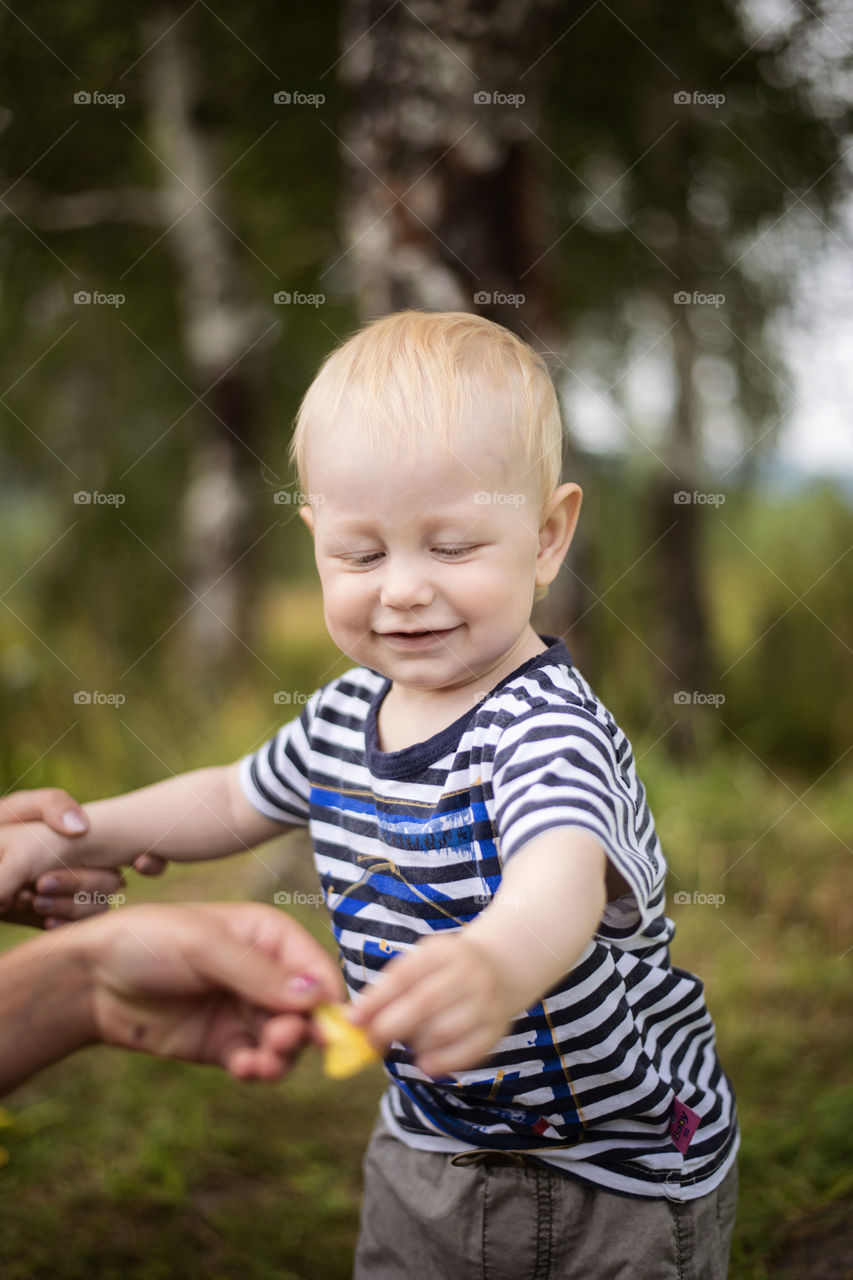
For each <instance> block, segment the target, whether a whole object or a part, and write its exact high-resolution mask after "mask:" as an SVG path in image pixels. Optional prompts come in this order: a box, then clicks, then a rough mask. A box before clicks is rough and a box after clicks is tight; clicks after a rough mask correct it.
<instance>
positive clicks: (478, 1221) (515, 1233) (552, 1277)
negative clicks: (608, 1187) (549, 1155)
mask: <svg viewBox="0 0 853 1280" xmlns="http://www.w3.org/2000/svg"><path fill="white" fill-rule="evenodd" d="M452 1160H453V1157H451V1156H449V1155H446V1154H441V1153H440V1152H434V1151H413V1150H412V1148H411V1147H407V1146H406V1145H405V1144H404V1143H402V1142H400V1141H399V1140H398V1139H397V1138H395V1137H394V1136H393V1135H392V1134H391V1133H389V1131H388V1129H387V1127H386V1125H385V1124H384V1122H383V1120H382V1118H381V1116H380V1118H379V1120H378V1121H377V1123H376V1126H375V1128H374V1130H373V1135H372V1137H371V1139H370V1144H369V1146H368V1148H367V1153H366V1155H365V1158H364V1201H363V1205H362V1211H361V1236H360V1238H359V1242H358V1248H357V1250H356V1257H355V1273H354V1280H457V1277H458V1278H459V1280H598V1277H601V1280H726V1276H727V1275H728V1258H729V1243H730V1240H731V1234H732V1227H733V1226H734V1220H735V1210H736V1208H737V1170H736V1168H735V1167H732V1169H731V1171H730V1172H729V1174H728V1175H727V1176H726V1178H725V1179H724V1181H723V1182H722V1183H721V1185H720V1186H719V1187H718V1188H717V1190H716V1191H712V1192H710V1193H709V1194H708V1195H706V1196H702V1197H700V1198H699V1199H698V1200H690V1201H687V1202H684V1203H677V1202H676V1201H673V1200H666V1199H641V1198H637V1197H630V1196H622V1195H616V1194H614V1193H613V1192H610V1191H604V1190H601V1189H600V1188H597V1187H594V1186H591V1185H590V1184H589V1183H586V1182H581V1181H580V1180H579V1179H577V1178H572V1177H569V1176H567V1175H566V1174H564V1173H562V1172H560V1171H559V1170H558V1169H553V1168H547V1167H545V1166H543V1165H541V1164H536V1163H534V1162H532V1161H525V1160H520V1159H519V1158H518V1157H512V1156H509V1157H506V1156H501V1155H500V1154H498V1155H497V1156H495V1153H490V1155H489V1157H488V1158H485V1159H477V1158H475V1157H474V1156H473V1155H468V1154H467V1153H466V1155H465V1156H464V1157H463V1158H462V1162H461V1163H457V1164H453V1163H452ZM466 1161H467V1163H466Z"/></svg>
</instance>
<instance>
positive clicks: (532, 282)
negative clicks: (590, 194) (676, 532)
mask: <svg viewBox="0 0 853 1280" xmlns="http://www.w3.org/2000/svg"><path fill="white" fill-rule="evenodd" d="M386 10H387V12H386ZM559 17H560V9H559V6H558V5H557V4H556V3H554V2H553V0H511V2H507V0H504V2H503V3H500V4H498V5H495V6H491V7H490V8H489V11H486V8H485V6H483V5H482V4H479V3H477V2H476V0H445V3H443V4H438V3H436V2H435V0H411V3H409V4H405V5H395V6H393V7H392V8H391V9H390V10H389V9H388V7H387V4H385V3H383V0H349V3H347V5H346V8H345V19H344V24H343V33H342V41H343V47H344V49H345V50H346V53H345V56H344V58H343V59H342V63H341V76H342V80H343V82H344V84H345V85H346V86H347V87H348V89H349V109H348V114H347V119H346V126H345V130H344V133H345V147H344V151H343V159H344V167H345V174H346V206H345V234H346V240H347V244H348V246H349V248H348V254H347V258H346V260H345V261H346V263H347V265H348V269H349V273H350V279H349V281H348V283H349V284H350V285H351V286H352V287H353V288H354V289H355V290H356V291H357V293H358V296H359V299H360V303H361V310H362V314H363V315H364V316H365V317H366V318H371V317H374V316H379V315H384V314H386V313H388V312H390V311H399V310H402V309H404V308H406V307H418V308H423V309H427V310H433V311H443V310H447V311H474V312H476V313H478V314H480V315H485V316H487V317H488V318H489V319H491V320H495V321H497V322H499V323H500V324H503V325H504V326H506V328H508V329H511V330H512V331H513V332H515V333H517V334H519V336H521V337H522V338H524V339H525V340H526V341H527V342H529V343H530V344H531V346H533V347H534V348H535V349H537V350H539V351H541V352H543V353H547V352H550V351H556V350H559V331H558V326H557V322H556V313H555V303H554V297H553V292H552V288H551V278H552V274H553V273H552V272H551V271H550V269H549V266H548V260H547V257H546V256H545V254H546V250H547V249H548V247H549V245H550V244H551V243H552V242H553V241H554V240H555V239H556V238H557V233H556V232H554V233H553V234H550V229H549V228H548V227H547V219H546V217H545V214H544V200H543V194H542V187H541V182H540V179H539V174H538V171H537V166H536V162H535V161H536V159H537V157H536V156H535V150H534V149H537V148H538V147H539V144H538V143H536V142H535V140H534V139H533V136H532V132H531V131H533V132H536V131H538V129H539V107H540V102H539V98H540V86H541V77H538V76H537V73H536V71H535V70H534V71H531V73H530V74H529V75H528V74H526V73H527V72H528V70H529V69H530V68H531V67H532V66H533V64H535V63H536V61H537V59H538V58H539V56H540V55H541V53H542V50H543V49H547V48H548V45H549V43H550V41H551V39H555V38H556V36H557V35H558V34H559V29H558V28H557V27H556V26H555V22H556V20H558V19H559ZM518 95H523V97H524V101H523V102H522V103H521V104H519V105H516V102H517V97H518ZM484 98H487V99H488V101H485V100H484ZM513 98H515V100H516V102H514V101H513ZM507 99H509V100H507ZM540 259H542V261H540ZM556 372H557V373H559V369H558V368H557V369H556ZM540 609H541V617H542V619H543V620H544V621H543V625H546V626H547V627H549V628H550V629H551V630H556V631H557V632H560V633H562V632H564V631H565V630H566V629H567V627H568V625H569V623H570V621H571V619H572V618H573V617H576V616H578V615H579V614H580V613H581V612H582V611H583V606H582V603H581V601H580V599H579V590H578V579H577V578H575V577H573V576H572V575H571V574H570V573H569V572H568V570H564V571H563V574H562V575H561V578H560V580H559V585H555V586H554V587H552V590H551V593H550V596H549V599H548V601H547V604H546V605H545V606H544V608H543V607H542V606H540ZM577 642H578V637H573V644H574V645H575V646H577Z"/></svg>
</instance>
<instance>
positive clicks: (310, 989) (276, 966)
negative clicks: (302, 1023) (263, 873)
mask: <svg viewBox="0 0 853 1280" xmlns="http://www.w3.org/2000/svg"><path fill="white" fill-rule="evenodd" d="M235 905H237V904H235ZM270 910H271V911H272V914H273V916H274V917H277V919H274V920H272V921H271V922H270V929H271V930H272V929H277V930H279V931H281V932H282V933H286V932H288V931H289V930H291V929H298V928H299V926H298V925H296V924H295V922H294V921H292V920H289V919H288V918H287V917H286V916H284V915H282V913H281V912H276V911H274V910H273V909H272V908H270ZM201 918H203V917H200V923H201ZM226 919H227V914H226ZM207 923H208V925H209V927H207V928H204V927H202V928H199V929H197V930H195V931H194V932H193V934H192V935H191V940H190V941H188V942H187V958H188V959H189V960H190V962H191V963H192V965H193V967H194V968H195V969H196V971H197V972H198V973H199V974H201V975H202V976H203V977H204V978H205V979H206V980H207V981H208V982H213V983H215V984H216V985H218V986H222V987H224V988H225V989H226V990H228V991H232V992H234V993H235V994H236V995H239V996H242V998H243V999H244V1000H248V1001H249V1002H250V1003H252V1004H255V1005H261V1006H263V1008H265V1009H269V1010H274V1011H276V1012H285V1011H289V1012H294V1013H297V1012H303V1011H306V1010H308V1009H310V1008H312V1007H313V1005H315V1004H316V1003H317V1001H318V998H322V995H323V987H322V983H321V982H320V981H318V980H316V979H314V980H312V975H311V974H310V972H309V973H307V974H306V973H304V972H303V971H302V968H301V966H300V965H299V964H298V962H297V964H294V960H293V957H292V956H291V955H290V953H289V952H288V954H287V957H286V959H283V958H282V957H281V956H280V955H279V956H273V955H270V954H269V953H268V952H267V951H266V950H264V949H262V948H261V947H260V946H258V945H255V944H252V943H250V944H249V945H248V946H247V944H246V938H245V937H244V936H241V935H240V934H239V933H235V932H233V931H232V930H227V931H225V930H223V929H222V928H221V927H220V928H217V927H216V925H215V923H214V921H213V920H208V921H207ZM307 936H308V938H309V942H310V943H311V944H312V946H311V948H310V949H309V950H308V953H307V954H308V956H309V959H310V962H313V963H316V961H317V957H316V956H315V950H316V952H319V958H320V959H322V960H328V958H329V957H327V956H325V953H324V952H323V951H322V948H321V947H320V944H319V943H317V942H314V939H313V938H310V935H307ZM301 958H302V957H300V959H301Z"/></svg>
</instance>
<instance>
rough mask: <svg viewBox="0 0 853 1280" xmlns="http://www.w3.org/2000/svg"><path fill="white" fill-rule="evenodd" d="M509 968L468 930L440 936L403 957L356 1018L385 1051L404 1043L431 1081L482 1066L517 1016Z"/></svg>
mask: <svg viewBox="0 0 853 1280" xmlns="http://www.w3.org/2000/svg"><path fill="white" fill-rule="evenodd" d="M508 986H509V984H508V983H507V982H506V980H505V975H504V973H503V970H502V965H501V963H500V962H499V961H498V960H497V958H496V957H495V956H494V955H493V954H492V953H491V952H490V951H489V950H488V949H487V948H486V947H483V946H481V945H480V944H479V943H477V942H474V941H472V940H471V939H469V938H468V937H467V936H466V934H465V932H464V931H460V932H454V933H449V934H440V935H435V936H433V937H430V938H427V939H425V940H424V941H423V942H420V943H418V945H417V946H416V947H414V948H413V949H412V950H411V951H408V952H407V953H406V954H405V955H401V956H397V957H395V958H394V959H393V960H392V961H390V963H389V964H388V965H387V966H386V968H385V969H384V970H383V971H382V975H381V977H380V978H379V979H378V980H377V982H376V983H375V985H374V986H372V987H371V988H370V990H369V991H368V992H367V994H366V995H363V996H362V997H361V998H360V999H359V1000H358V1001H357V1002H356V1004H355V1006H354V1008H353V1011H352V1013H351V1015H350V1017H351V1019H352V1021H353V1022H355V1023H357V1024H358V1025H360V1026H363V1027H364V1029H365V1031H366V1032H367V1034H368V1036H369V1038H370V1040H371V1041H372V1042H373V1043H374V1044H375V1045H376V1046H377V1047H385V1046H387V1045H388V1044H389V1043H390V1042H391V1041H392V1040H401V1041H403V1043H404V1044H405V1045H406V1046H407V1048H409V1049H411V1050H412V1052H413V1053H414V1054H415V1062H416V1065H417V1066H418V1067H419V1068H420V1069H421V1071H423V1072H425V1073H426V1074H427V1075H432V1076H439V1075H446V1074H448V1073H449V1072H453V1071H463V1070H465V1069H466V1068H467V1067H473V1066H476V1065H477V1064H478V1063H480V1062H482V1060H483V1058H485V1057H486V1056H487V1055H488V1054H489V1053H490V1051H491V1050H492V1049H493V1048H494V1047H495V1045H496V1044H497V1042H498V1041H499V1040H500V1039H501V1037H502V1036H503V1035H504V1034H505V1033H506V1031H507V1028H508V1026H509V1023H510V1020H511V1018H512V1015H513V1014H515V1013H517V1012H518V1010H517V1009H514V1008H509V1007H508V1004H507V989H508Z"/></svg>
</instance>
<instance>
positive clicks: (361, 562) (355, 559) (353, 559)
mask: <svg viewBox="0 0 853 1280" xmlns="http://www.w3.org/2000/svg"><path fill="white" fill-rule="evenodd" d="M381 556H382V552H381V551H363V552H353V553H352V554H350V555H345V556H338V559H339V560H342V561H343V562H344V564H351V565H355V566H357V567H363V566H366V565H371V564H375V563H376V561H377V560H379V559H380V558H381Z"/></svg>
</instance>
